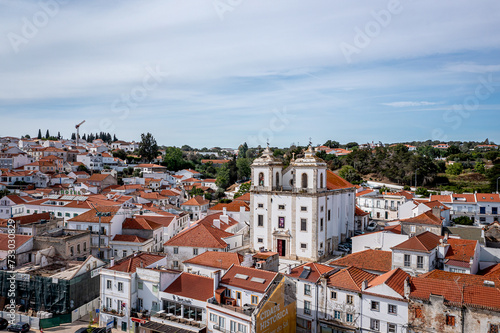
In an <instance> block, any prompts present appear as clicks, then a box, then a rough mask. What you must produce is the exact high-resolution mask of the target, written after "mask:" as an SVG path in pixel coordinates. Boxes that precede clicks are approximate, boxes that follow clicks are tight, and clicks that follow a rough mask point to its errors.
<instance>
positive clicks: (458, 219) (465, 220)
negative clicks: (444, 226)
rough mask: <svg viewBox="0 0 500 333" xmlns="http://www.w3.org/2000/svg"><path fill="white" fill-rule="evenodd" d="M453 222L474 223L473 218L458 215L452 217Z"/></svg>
mask: <svg viewBox="0 0 500 333" xmlns="http://www.w3.org/2000/svg"><path fill="white" fill-rule="evenodd" d="M453 222H454V223H455V224H462V225H473V224H474V220H473V219H471V218H470V217H468V216H459V217H456V218H454V219H453Z"/></svg>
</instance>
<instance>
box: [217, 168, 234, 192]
mask: <svg viewBox="0 0 500 333" xmlns="http://www.w3.org/2000/svg"><path fill="white" fill-rule="evenodd" d="M231 184H232V182H231V172H230V170H229V166H228V165H227V164H224V165H223V166H221V167H220V168H219V169H218V170H217V178H216V179H215V185H217V186H218V187H220V188H222V189H227V188H228V187H229V185H231Z"/></svg>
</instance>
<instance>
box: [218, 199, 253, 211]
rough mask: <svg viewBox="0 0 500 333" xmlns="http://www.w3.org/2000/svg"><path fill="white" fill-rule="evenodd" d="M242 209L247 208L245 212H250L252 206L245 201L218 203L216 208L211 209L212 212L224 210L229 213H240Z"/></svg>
mask: <svg viewBox="0 0 500 333" xmlns="http://www.w3.org/2000/svg"><path fill="white" fill-rule="evenodd" d="M240 207H243V208H245V211H250V206H249V205H248V204H247V203H246V202H244V201H232V202H230V203H218V204H216V205H215V206H213V207H211V208H210V210H220V211H222V210H223V209H224V208H226V210H227V211H228V212H239V211H240Z"/></svg>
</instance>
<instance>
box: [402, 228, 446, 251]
mask: <svg viewBox="0 0 500 333" xmlns="http://www.w3.org/2000/svg"><path fill="white" fill-rule="evenodd" d="M441 239H443V237H441V236H438V235H436V234H433V233H432V232H430V231H425V232H423V233H421V234H418V235H416V236H414V237H412V238H410V239H408V240H406V241H404V242H403V243H401V244H398V245H396V246H394V247H392V249H394V250H410V251H417V252H430V251H431V250H432V249H434V248H435V247H436V246H438V245H439V243H440V240H441Z"/></svg>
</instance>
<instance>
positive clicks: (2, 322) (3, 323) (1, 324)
mask: <svg viewBox="0 0 500 333" xmlns="http://www.w3.org/2000/svg"><path fill="white" fill-rule="evenodd" d="M7 326H9V322H8V321H7V319H5V318H0V330H4V329H6V328H7Z"/></svg>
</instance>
